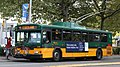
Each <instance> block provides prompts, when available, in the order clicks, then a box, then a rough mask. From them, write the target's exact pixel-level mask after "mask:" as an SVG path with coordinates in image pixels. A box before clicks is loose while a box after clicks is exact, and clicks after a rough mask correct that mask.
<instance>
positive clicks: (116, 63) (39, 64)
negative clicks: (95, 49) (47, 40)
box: [0, 55, 120, 67]
mask: <svg viewBox="0 0 120 67" xmlns="http://www.w3.org/2000/svg"><path fill="white" fill-rule="evenodd" d="M0 67H120V55H113V56H110V57H104V58H103V59H102V60H91V59H88V60H74V59H67V60H66V59H65V60H63V61H61V62H52V61H50V60H42V61H34V62H31V61H29V60H26V59H15V58H12V57H10V60H6V59H5V57H0Z"/></svg>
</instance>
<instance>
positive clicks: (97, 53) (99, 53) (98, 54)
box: [96, 49, 102, 60]
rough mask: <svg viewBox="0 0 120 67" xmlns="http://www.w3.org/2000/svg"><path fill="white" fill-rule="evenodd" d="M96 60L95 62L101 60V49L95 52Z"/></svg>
mask: <svg viewBox="0 0 120 67" xmlns="http://www.w3.org/2000/svg"><path fill="white" fill-rule="evenodd" d="M96 59H97V60H101V59H102V50H101V49H98V50H97V51H96Z"/></svg>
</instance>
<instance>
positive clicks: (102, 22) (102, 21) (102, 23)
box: [100, 18, 104, 30]
mask: <svg viewBox="0 0 120 67" xmlns="http://www.w3.org/2000/svg"><path fill="white" fill-rule="evenodd" d="M103 27H104V18H101V26H100V30H103V29H104V28H103Z"/></svg>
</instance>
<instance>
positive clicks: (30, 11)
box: [29, 0, 32, 23]
mask: <svg viewBox="0 0 120 67" xmlns="http://www.w3.org/2000/svg"><path fill="white" fill-rule="evenodd" d="M29 7H30V8H29V23H31V16H32V0H30V4H29Z"/></svg>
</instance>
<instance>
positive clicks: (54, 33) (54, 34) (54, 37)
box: [52, 29, 62, 40]
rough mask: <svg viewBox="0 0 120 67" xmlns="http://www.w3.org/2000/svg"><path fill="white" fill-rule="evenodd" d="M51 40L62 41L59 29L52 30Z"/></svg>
mask: <svg viewBox="0 0 120 67" xmlns="http://www.w3.org/2000/svg"><path fill="white" fill-rule="evenodd" d="M52 40H62V33H61V30H60V29H53V30H52Z"/></svg>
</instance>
